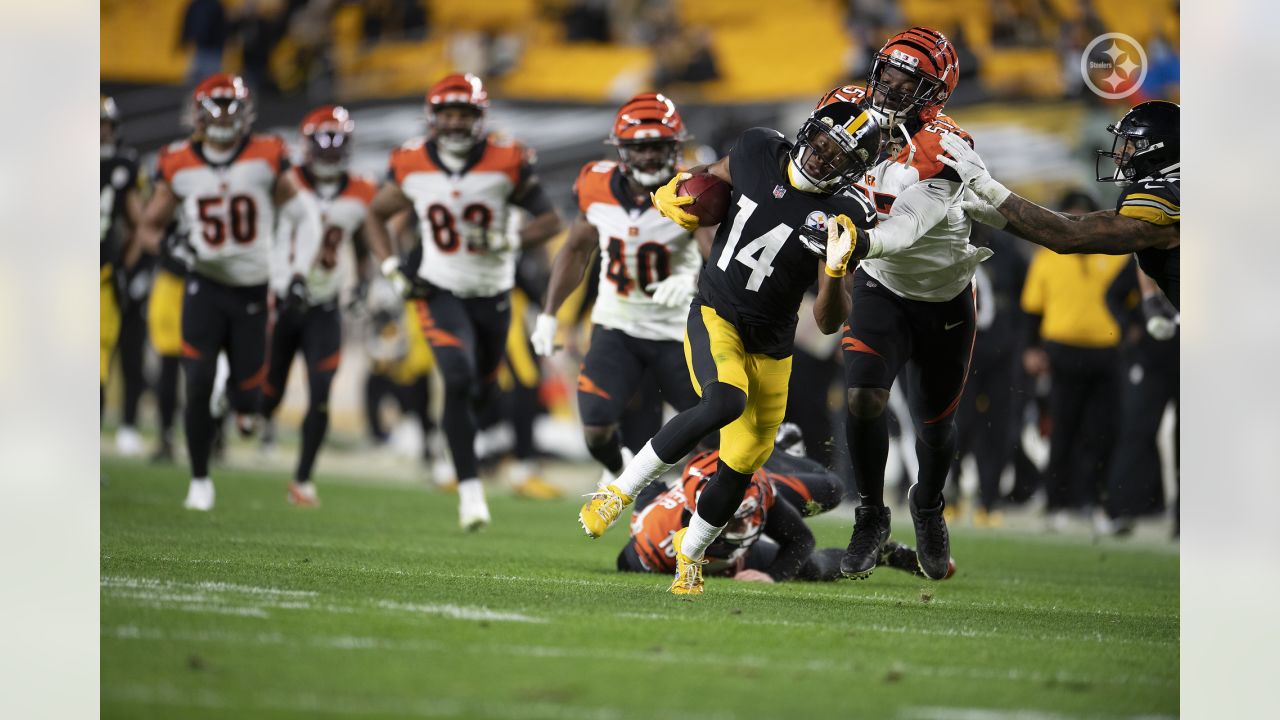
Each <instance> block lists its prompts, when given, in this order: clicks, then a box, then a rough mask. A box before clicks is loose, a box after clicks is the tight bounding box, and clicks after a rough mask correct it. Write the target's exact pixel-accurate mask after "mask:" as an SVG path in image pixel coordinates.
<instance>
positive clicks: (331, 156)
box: [298, 105, 356, 180]
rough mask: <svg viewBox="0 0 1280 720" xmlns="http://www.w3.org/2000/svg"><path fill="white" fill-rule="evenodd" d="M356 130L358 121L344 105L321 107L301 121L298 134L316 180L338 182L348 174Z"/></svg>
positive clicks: (308, 164)
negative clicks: (353, 118) (342, 176)
mask: <svg viewBox="0 0 1280 720" xmlns="http://www.w3.org/2000/svg"><path fill="white" fill-rule="evenodd" d="M355 129H356V122H355V120H352V119H351V114H350V113H348V112H347V109H346V108H344V107H342V106H341V105H321V106H320V107H318V108H316V109H314V110H312V111H311V112H309V113H307V114H306V116H305V117H303V118H302V123H301V124H300V125H299V126H298V133H299V134H300V135H302V152H303V158H304V164H305V165H306V166H307V167H308V168H309V169H310V170H311V172H312V173H314V174H315V176H316V177H317V178H320V179H322V180H328V179H332V178H336V177H338V176H339V175H341V174H342V172H343V171H345V170H346V167H347V159H348V157H350V155H351V135H352V133H354V132H355Z"/></svg>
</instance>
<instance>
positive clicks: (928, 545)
mask: <svg viewBox="0 0 1280 720" xmlns="http://www.w3.org/2000/svg"><path fill="white" fill-rule="evenodd" d="M915 495H916V486H915V485H912V486H911V489H910V490H908V491H907V507H908V508H910V509H911V520H912V522H914V523H915V525H916V559H917V561H918V562H919V565H920V572H921V573H924V576H925V577H927V578H929V579H930V580H946V579H947V577H948V575H950V574H951V539H950V537H949V536H948V535H947V521H946V520H944V519H943V517H942V510H943V508H944V507H946V504H947V503H946V500H943V501H941V502H939V503H938V506H937V507H934V508H929V509H927V510H922V509H920V508H918V507H916V498H915Z"/></svg>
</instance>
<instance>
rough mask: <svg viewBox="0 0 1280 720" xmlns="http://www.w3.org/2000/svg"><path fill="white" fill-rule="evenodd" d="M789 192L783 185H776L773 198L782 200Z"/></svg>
mask: <svg viewBox="0 0 1280 720" xmlns="http://www.w3.org/2000/svg"><path fill="white" fill-rule="evenodd" d="M786 194H787V189H786V188H784V187H782V186H781V185H775V186H774V188H773V199H774V200H781V199H782V196H783V195H786Z"/></svg>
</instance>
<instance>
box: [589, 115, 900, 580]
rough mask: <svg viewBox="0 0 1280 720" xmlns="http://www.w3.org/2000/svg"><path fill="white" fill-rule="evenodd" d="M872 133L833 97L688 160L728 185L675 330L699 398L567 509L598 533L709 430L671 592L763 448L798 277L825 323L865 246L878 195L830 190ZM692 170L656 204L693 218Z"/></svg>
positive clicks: (830, 322) (724, 521)
mask: <svg viewBox="0 0 1280 720" xmlns="http://www.w3.org/2000/svg"><path fill="white" fill-rule="evenodd" d="M880 140H881V133H880V123H879V121H877V120H876V119H875V118H874V117H873V116H872V115H871V113H870V112H868V111H867V110H866V109H864V108H863V107H862V106H861V105H859V104H857V103H853V102H835V103H831V104H829V105H827V106H825V107H822V108H820V109H818V110H815V111H814V112H813V114H812V115H810V116H809V118H808V119H807V120H806V121H805V123H804V125H803V126H802V127H801V128H800V132H799V133H798V135H797V138H796V142H795V143H794V144H793V143H791V142H789V141H788V140H787V139H786V138H785V137H783V135H782V133H779V132H777V131H775V130H769V129H767V128H752V129H751V130H748V131H746V132H745V133H743V134H742V136H741V137H740V138H738V142H737V145H735V146H734V148H733V150H731V151H730V152H729V155H728V156H726V157H724V158H721V159H720V160H717V161H716V162H714V163H712V164H710V165H707V166H702V167H698V168H695V169H694V170H693V171H691V172H709V173H711V174H713V175H715V176H716V177H717V178H719V179H720V180H722V181H724V182H726V183H728V184H729V185H730V186H732V193H731V195H730V207H729V210H728V213H727V214H726V216H725V218H724V220H723V222H721V223H720V227H719V228H718V229H717V231H716V235H715V241H714V244H713V246H712V250H711V257H710V259H709V260H708V262H707V264H706V265H705V266H704V267H703V269H702V272H701V274H700V275H699V278H698V292H697V294H696V295H695V296H694V300H693V303H692V305H691V306H690V309H689V319H688V325H687V329H686V333H685V358H686V360H687V364H688V366H689V373H690V377H691V378H692V379H693V380H694V387H695V389H696V390H697V391H698V393H699V395H700V397H701V399H700V400H699V402H698V404H697V405H695V406H693V407H692V408H690V409H688V410H685V411H684V412H682V413H680V414H678V415H676V416H675V417H674V418H672V419H671V421H670V422H668V423H667V424H666V425H664V426H663V427H662V429H661V430H659V431H658V433H657V434H656V435H654V437H653V439H652V440H650V441H649V442H648V443H646V444H645V445H644V447H642V448H641V449H640V451H639V452H638V453H636V456H635V458H634V459H633V460H632V461H631V462H630V463H628V464H627V466H626V467H625V468H624V469H623V471H622V474H621V475H619V476H618V479H617V481H616V482H614V483H611V484H609V485H607V486H606V487H604V488H602V489H601V490H599V491H598V492H596V493H594V494H592V496H591V497H590V499H589V500H588V501H587V503H586V504H584V505H583V506H582V509H581V510H580V511H579V514H578V518H579V521H580V522H581V524H582V526H583V528H584V530H585V531H586V533H587V535H588V536H590V537H599V536H600V535H602V534H603V533H604V532H605V530H607V529H608V528H609V526H610V525H612V524H613V523H614V522H615V521H616V520H617V519H618V516H619V515H620V514H621V513H622V509H623V508H624V507H626V506H627V505H630V504H631V502H632V501H633V499H634V498H635V497H636V495H637V494H638V493H639V492H640V490H642V489H644V487H645V486H646V485H648V484H649V483H650V482H652V481H653V480H655V479H657V478H658V477H659V476H660V475H662V474H663V473H664V472H666V471H667V470H668V469H670V468H671V467H672V466H673V465H674V464H675V463H676V462H678V461H679V460H680V458H682V457H684V456H685V455H686V454H688V453H689V452H690V451H691V450H693V448H694V446H695V445H697V444H698V442H700V441H701V440H702V439H703V438H704V437H705V436H707V435H708V434H710V433H712V432H715V431H717V430H720V457H719V460H718V469H717V470H716V473H715V476H714V477H713V478H712V479H711V481H710V482H709V483H708V484H707V487H706V489H705V490H703V492H702V494H701V496H699V498H698V500H697V504H696V510H695V512H694V514H693V517H692V518H691V519H690V521H689V526H688V527H687V528H684V529H682V530H680V532H679V533H677V535H676V537H675V540H674V543H675V547H676V577H675V579H674V580H673V582H672V583H671V592H673V593H675V594H677V595H696V594H701V593H702V588H703V584H702V564H703V563H704V562H705V560H704V558H703V553H704V551H705V550H706V548H707V547H708V546H710V545H711V543H712V542H713V541H714V540H715V539H716V537H718V536H719V534H720V532H721V531H722V530H724V528H725V527H726V526H727V525H728V523H729V522H730V520H732V518H733V514H734V513H735V512H736V511H737V509H738V506H739V505H740V504H741V503H742V499H743V496H744V495H745V493H746V492H747V489H748V488H749V487H750V485H751V476H752V475H753V474H754V473H755V471H756V470H758V469H760V466H761V465H763V464H764V462H765V460H767V459H768V458H769V455H770V453H771V452H772V451H773V442H774V434H775V432H776V431H777V429H778V426H779V424H781V422H782V417H783V414H784V412H785V411H786V406H787V383H788V380H789V379H790V375H791V347H792V343H793V341H794V338H795V327H796V321H797V312H798V311H799V308H800V303H801V300H802V299H803V297H804V294H805V291H806V290H807V289H808V288H809V287H810V286H812V285H813V284H814V282H815V281H817V284H818V296H817V300H816V301H815V302H814V306H813V314H814V319H815V320H816V322H817V325H818V327H819V328H820V329H821V330H822V331H823V332H826V333H831V332H835V331H836V330H837V329H838V328H839V326H840V321H841V319H842V317H843V316H844V315H846V314H847V313H848V310H849V307H848V297H847V295H846V294H845V293H844V292H843V290H842V288H841V278H843V277H844V276H845V274H846V273H847V272H848V270H849V267H850V264H851V262H852V261H853V260H855V259H861V258H862V257H863V256H865V255H866V252H867V242H866V239H867V235H866V229H867V228H869V227H871V226H872V225H874V224H875V209H874V207H873V206H872V205H871V203H870V202H869V201H868V200H867V199H866V198H865V197H863V196H861V195H851V194H844V193H842V192H841V191H842V190H843V189H844V188H845V187H847V186H848V184H849V183H850V182H852V181H853V180H854V179H856V178H859V177H861V176H862V173H863V172H865V171H866V169H867V167H868V166H869V165H870V164H871V163H872V162H874V160H875V157H876V155H877V154H878V153H879V152H880ZM689 177H691V174H689V173H680V174H679V175H677V176H676V177H674V178H673V179H672V180H671V182H669V183H667V184H666V185H664V186H662V187H661V188H659V189H658V191H657V192H655V193H654V196H653V204H654V206H655V207H657V208H658V210H659V211H660V212H661V213H662V214H663V215H666V216H667V217H668V218H670V219H672V220H674V221H675V222H676V223H677V224H679V225H680V226H681V227H684V228H685V229H686V230H693V229H694V228H696V227H697V226H698V218H697V217H696V216H694V215H692V214H691V213H689V212H687V211H686V210H684V209H683V206H684V205H688V204H689V203H692V202H693V201H694V198H693V197H692V196H683V197H678V196H677V195H676V188H677V186H678V185H679V183H680V182H682V181H684V180H686V179H688V178H689ZM815 256H816V257H815Z"/></svg>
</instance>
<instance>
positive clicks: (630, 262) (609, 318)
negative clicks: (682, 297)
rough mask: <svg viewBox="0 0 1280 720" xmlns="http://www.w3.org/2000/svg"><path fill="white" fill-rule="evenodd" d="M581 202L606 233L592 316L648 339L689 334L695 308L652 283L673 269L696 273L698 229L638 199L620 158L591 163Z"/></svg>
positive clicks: (578, 190) (582, 179)
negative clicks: (653, 290) (668, 301)
mask: <svg viewBox="0 0 1280 720" xmlns="http://www.w3.org/2000/svg"><path fill="white" fill-rule="evenodd" d="M574 192H575V194H576V195H577V197H578V208H579V210H581V211H582V214H583V215H584V216H585V217H586V219H587V222H589V223H591V224H592V225H593V226H595V228H596V231H597V232H598V233H599V235H600V285H599V294H598V295H597V297H596V304H595V308H594V309H593V310H592V311H591V321H592V322H593V323H596V324H598V325H602V326H604V327H607V328H613V329H615V330H621V331H622V332H624V333H626V334H628V335H630V336H632V337H636V338H641V339H644V340H674V341H677V342H679V341H681V340H683V339H684V329H685V324H686V322H687V320H688V316H689V308H688V307H687V306H685V307H666V306H664V305H659V304H658V303H655V302H653V300H652V299H651V295H650V293H649V291H648V290H646V289H645V288H647V287H648V286H649V285H650V284H652V283H655V282H659V281H661V280H665V279H666V278H667V277H669V276H671V275H677V274H684V275H693V276H696V275H697V274H698V271H699V270H700V269H701V268H702V256H701V255H700V254H699V253H698V244H697V242H696V241H695V240H694V237H693V233H690V232H689V231H687V230H685V229H683V228H681V227H680V226H679V225H677V224H675V223H674V222H672V221H670V220H668V219H667V218H665V217H663V216H662V214H661V213H659V212H658V211H657V210H655V209H654V208H653V206H652V205H650V204H649V203H648V202H647V201H646V202H645V203H644V204H643V205H639V206H637V205H634V204H633V203H634V200H633V199H632V198H631V197H630V192H629V190H628V189H627V185H626V179H625V177H624V176H623V174H622V171H621V170H620V169H619V168H618V164H617V163H616V162H610V161H602V162H595V163H588V164H587V165H585V166H584V167H583V168H582V171H581V172H580V173H579V174H578V180H577V182H576V183H575V184H574Z"/></svg>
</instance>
